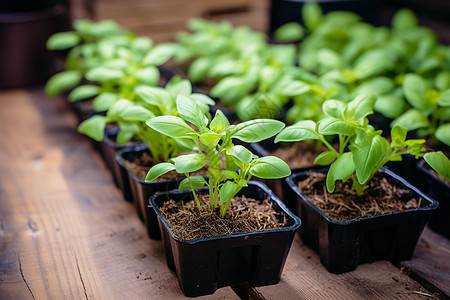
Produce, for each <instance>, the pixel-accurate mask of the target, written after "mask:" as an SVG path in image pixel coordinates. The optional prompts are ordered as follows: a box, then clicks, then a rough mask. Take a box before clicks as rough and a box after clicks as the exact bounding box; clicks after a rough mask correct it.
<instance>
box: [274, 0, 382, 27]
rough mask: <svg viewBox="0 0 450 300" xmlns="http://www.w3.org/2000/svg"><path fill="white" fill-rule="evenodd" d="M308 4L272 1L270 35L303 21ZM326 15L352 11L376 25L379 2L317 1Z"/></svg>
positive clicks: (286, 0)
mask: <svg viewBox="0 0 450 300" xmlns="http://www.w3.org/2000/svg"><path fill="white" fill-rule="evenodd" d="M306 2H310V1H305V0H304V1H301V0H271V1H270V3H271V5H270V25H269V26H270V27H269V35H270V36H272V34H273V33H274V31H275V30H276V29H277V28H278V27H280V26H282V25H284V24H286V23H290V22H298V23H301V21H302V8H303V5H304V4H305V3H306ZM317 3H318V4H319V5H320V7H321V8H322V11H323V12H324V13H328V12H331V11H336V10H344V11H351V12H353V13H356V14H358V15H360V16H361V17H362V19H363V20H364V21H366V22H369V23H372V24H375V23H376V21H377V19H378V12H379V6H380V5H379V0H326V1H320V0H319V1H317Z"/></svg>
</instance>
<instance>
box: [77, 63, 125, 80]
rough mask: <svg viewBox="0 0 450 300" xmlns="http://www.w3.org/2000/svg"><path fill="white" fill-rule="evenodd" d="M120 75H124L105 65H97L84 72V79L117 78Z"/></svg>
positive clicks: (120, 76)
mask: <svg viewBox="0 0 450 300" xmlns="http://www.w3.org/2000/svg"><path fill="white" fill-rule="evenodd" d="M122 77H124V73H123V72H122V71H120V70H115V69H111V68H105V67H97V68H94V69H91V70H89V71H88V72H87V73H86V79H87V80H90V81H95V82H104V81H112V80H119V79H121V78H122Z"/></svg>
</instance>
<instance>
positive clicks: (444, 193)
mask: <svg viewBox="0 0 450 300" xmlns="http://www.w3.org/2000/svg"><path fill="white" fill-rule="evenodd" d="M425 164H426V163H425V160H423V159H421V160H419V161H418V162H417V169H418V170H419V172H420V173H421V174H423V175H424V176H425V180H424V185H425V186H424V188H423V191H424V192H425V193H426V194H428V195H429V196H430V197H431V198H433V199H435V200H436V201H438V202H439V207H438V208H437V209H436V211H435V212H434V213H433V214H432V216H431V218H430V221H429V222H428V226H429V227H430V228H431V229H432V230H433V231H435V232H437V233H440V234H442V235H444V236H445V237H446V238H448V239H450V217H449V216H450V186H449V185H448V184H446V183H445V182H444V181H442V180H441V179H439V178H437V177H436V176H434V175H433V174H432V173H431V172H430V170H429V169H427V168H426V167H425Z"/></svg>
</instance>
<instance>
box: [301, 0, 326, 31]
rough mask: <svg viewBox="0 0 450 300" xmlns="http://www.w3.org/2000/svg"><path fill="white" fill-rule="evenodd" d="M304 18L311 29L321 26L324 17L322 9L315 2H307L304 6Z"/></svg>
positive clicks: (307, 26)
mask: <svg viewBox="0 0 450 300" xmlns="http://www.w3.org/2000/svg"><path fill="white" fill-rule="evenodd" d="M302 19H303V22H304V23H305V25H306V28H308V29H309V31H313V30H314V29H315V28H316V27H317V26H319V24H320V22H321V19H322V9H321V8H320V5H319V4H318V3H315V2H306V3H305V4H303V8H302Z"/></svg>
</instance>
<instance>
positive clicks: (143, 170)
mask: <svg viewBox="0 0 450 300" xmlns="http://www.w3.org/2000/svg"><path fill="white" fill-rule="evenodd" d="M125 164H126V165H127V166H128V168H129V169H130V170H131V172H133V174H135V175H136V176H137V177H138V178H140V179H142V180H145V177H146V176H147V173H148V170H150V168H151V167H153V165H154V164H155V163H154V162H153V158H152V157H151V156H150V154H149V153H148V152H143V153H142V155H141V156H136V157H134V159H133V160H132V161H129V160H125ZM190 175H191V176H196V175H200V176H205V175H206V168H202V169H200V170H198V171H196V172H192V173H190ZM180 177H184V176H183V175H180V174H178V173H177V172H176V171H170V172H167V173H166V174H164V175H162V176H160V177H158V178H157V179H156V180H155V181H164V180H169V179H174V178H180Z"/></svg>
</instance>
